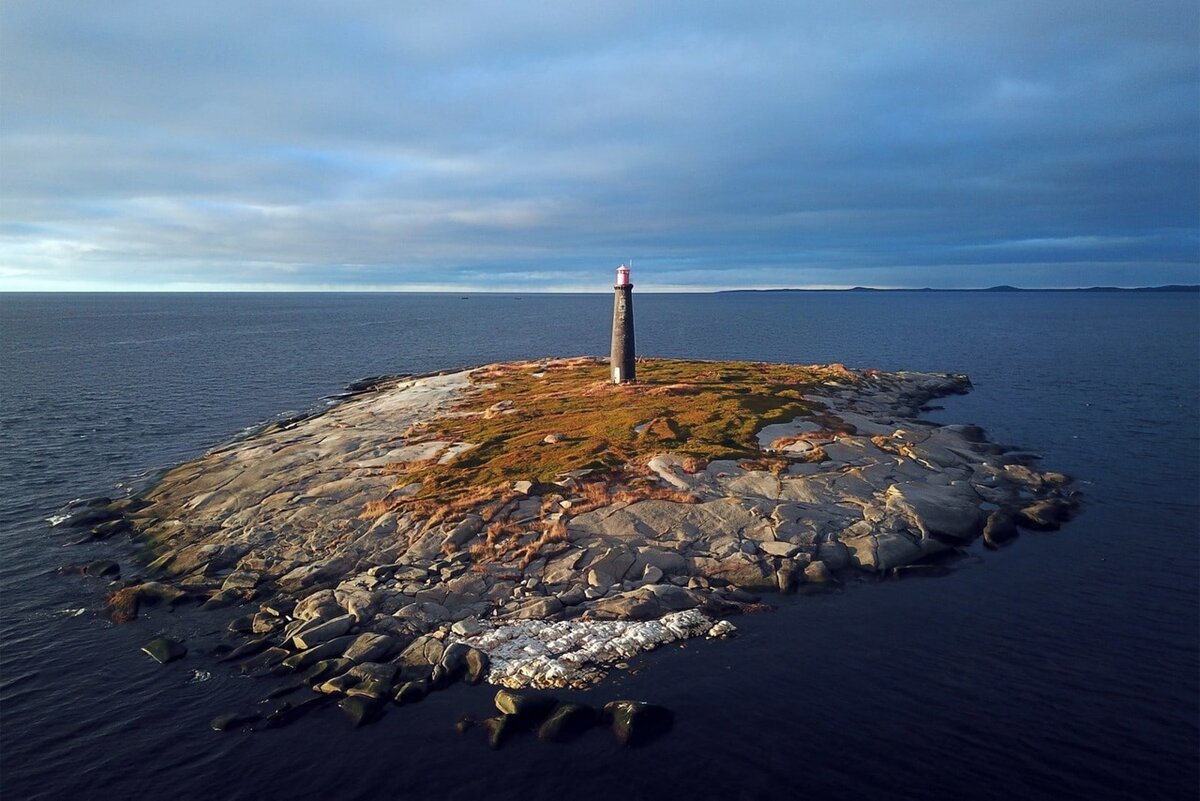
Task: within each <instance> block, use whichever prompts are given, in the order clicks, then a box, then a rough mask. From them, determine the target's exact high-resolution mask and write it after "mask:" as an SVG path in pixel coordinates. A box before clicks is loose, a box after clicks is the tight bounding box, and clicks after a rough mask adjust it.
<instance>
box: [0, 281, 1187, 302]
mask: <svg viewBox="0 0 1200 801" xmlns="http://www.w3.org/2000/svg"><path fill="white" fill-rule="evenodd" d="M751 292H754V293H767V292H822V293H863V294H867V293H884V292H927V293H932V292H974V293H983V292H987V293H996V294H1003V293H1013V292H1084V293H1118V292H1130V293H1152V292H1167V293H1176V294H1179V293H1200V284H1167V285H1164V286H1139V287H1120V286H1092V287H1016V286H992V287H982V288H980V287H975V288H969V289H949V288H939V287H917V288H913V287H889V288H883V289H881V288H876V287H869V286H856V287H850V288H847V289H833V288H820V287H818V288H802V287H776V288H771V289H699V288H698V289H688V290H683V289H678V288H675V289H650V288H642V289H641V290H639V294H643V295H732V294H743V293H751ZM609 294H611V293H610V292H608V291H604V292H597V291H594V290H593V291H588V290H562V291H557V290H554V291H529V290H525V291H516V290H506V291H497V290H479V289H443V290H430V289H369V290H368V289H0V297H12V296H18V295H24V296H28V297H33V296H43V297H44V296H47V295H446V296H458V297H460V298H462V299H464V300H466V299H469V298H470V297H472V296H487V295H497V296H517V297H526V296H529V297H534V296H542V295H603V296H605V297H607V296H608V295H609Z"/></svg>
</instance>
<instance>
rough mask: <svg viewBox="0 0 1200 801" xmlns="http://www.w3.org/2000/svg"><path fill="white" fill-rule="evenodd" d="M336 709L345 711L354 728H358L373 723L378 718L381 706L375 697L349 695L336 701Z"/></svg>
mask: <svg viewBox="0 0 1200 801" xmlns="http://www.w3.org/2000/svg"><path fill="white" fill-rule="evenodd" d="M338 709H340V710H342V712H344V713H345V715H346V717H347V718H349V719H350V723H351V725H353V726H354V728H358V727H359V726H365V725H367V724H368V723H374V722H375V721H376V720H377V719H378V718H379V715H380V712H381V711H382V709H383V706H382V704H381V702H380V701H379V699H377V698H368V697H365V696H361V695H351V696H348V697H346V698H343V699H342V700H341V701H338Z"/></svg>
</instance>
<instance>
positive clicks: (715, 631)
mask: <svg viewBox="0 0 1200 801" xmlns="http://www.w3.org/2000/svg"><path fill="white" fill-rule="evenodd" d="M735 633H737V628H736V627H735V626H734V625H733V624H732V623H730V622H729V621H728V620H718V621H717V622H716V623H714V624H713V626H712V628H710V629H709V630H708V632H707V633H706V636H708V637H710V638H717V637H731V636H733V635H734V634H735Z"/></svg>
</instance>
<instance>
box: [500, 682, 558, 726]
mask: <svg viewBox="0 0 1200 801" xmlns="http://www.w3.org/2000/svg"><path fill="white" fill-rule="evenodd" d="M495 703H496V709H498V710H499V711H500V712H503V713H504V714H506V715H511V716H512V717H514V718H517V719H518V720H520V721H522V722H524V723H525V724H526V725H533V724H536V723H538V722H540V721H541V720H542V719H544V718H545V717H546V715H548V714H549V713H550V711H551V710H552V709H554V707H555V706H556V705H557V704H558V699H557V698H555V697H554V696H552V695H541V694H538V693H529V692H519V691H516V690H509V689H501V690H498V691H497V692H496V698H495Z"/></svg>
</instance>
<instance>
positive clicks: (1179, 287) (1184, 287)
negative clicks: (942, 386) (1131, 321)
mask: <svg viewBox="0 0 1200 801" xmlns="http://www.w3.org/2000/svg"><path fill="white" fill-rule="evenodd" d="M736 292H1200V284H1168V285H1166V286H1139V287H1122V286H1089V287H1075V288H1071V289H1031V288H1025V287H1019V286H1008V285H1007V284H1004V285H1001V286H989V287H987V288H984V289H934V288H932V287H921V288H919V289H916V288H913V289H876V288H875V287H869V286H856V287H852V288H850V289H787V288H780V289H723V290H720V291H719V292H718V294H723V295H724V294H732V293H736Z"/></svg>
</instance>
